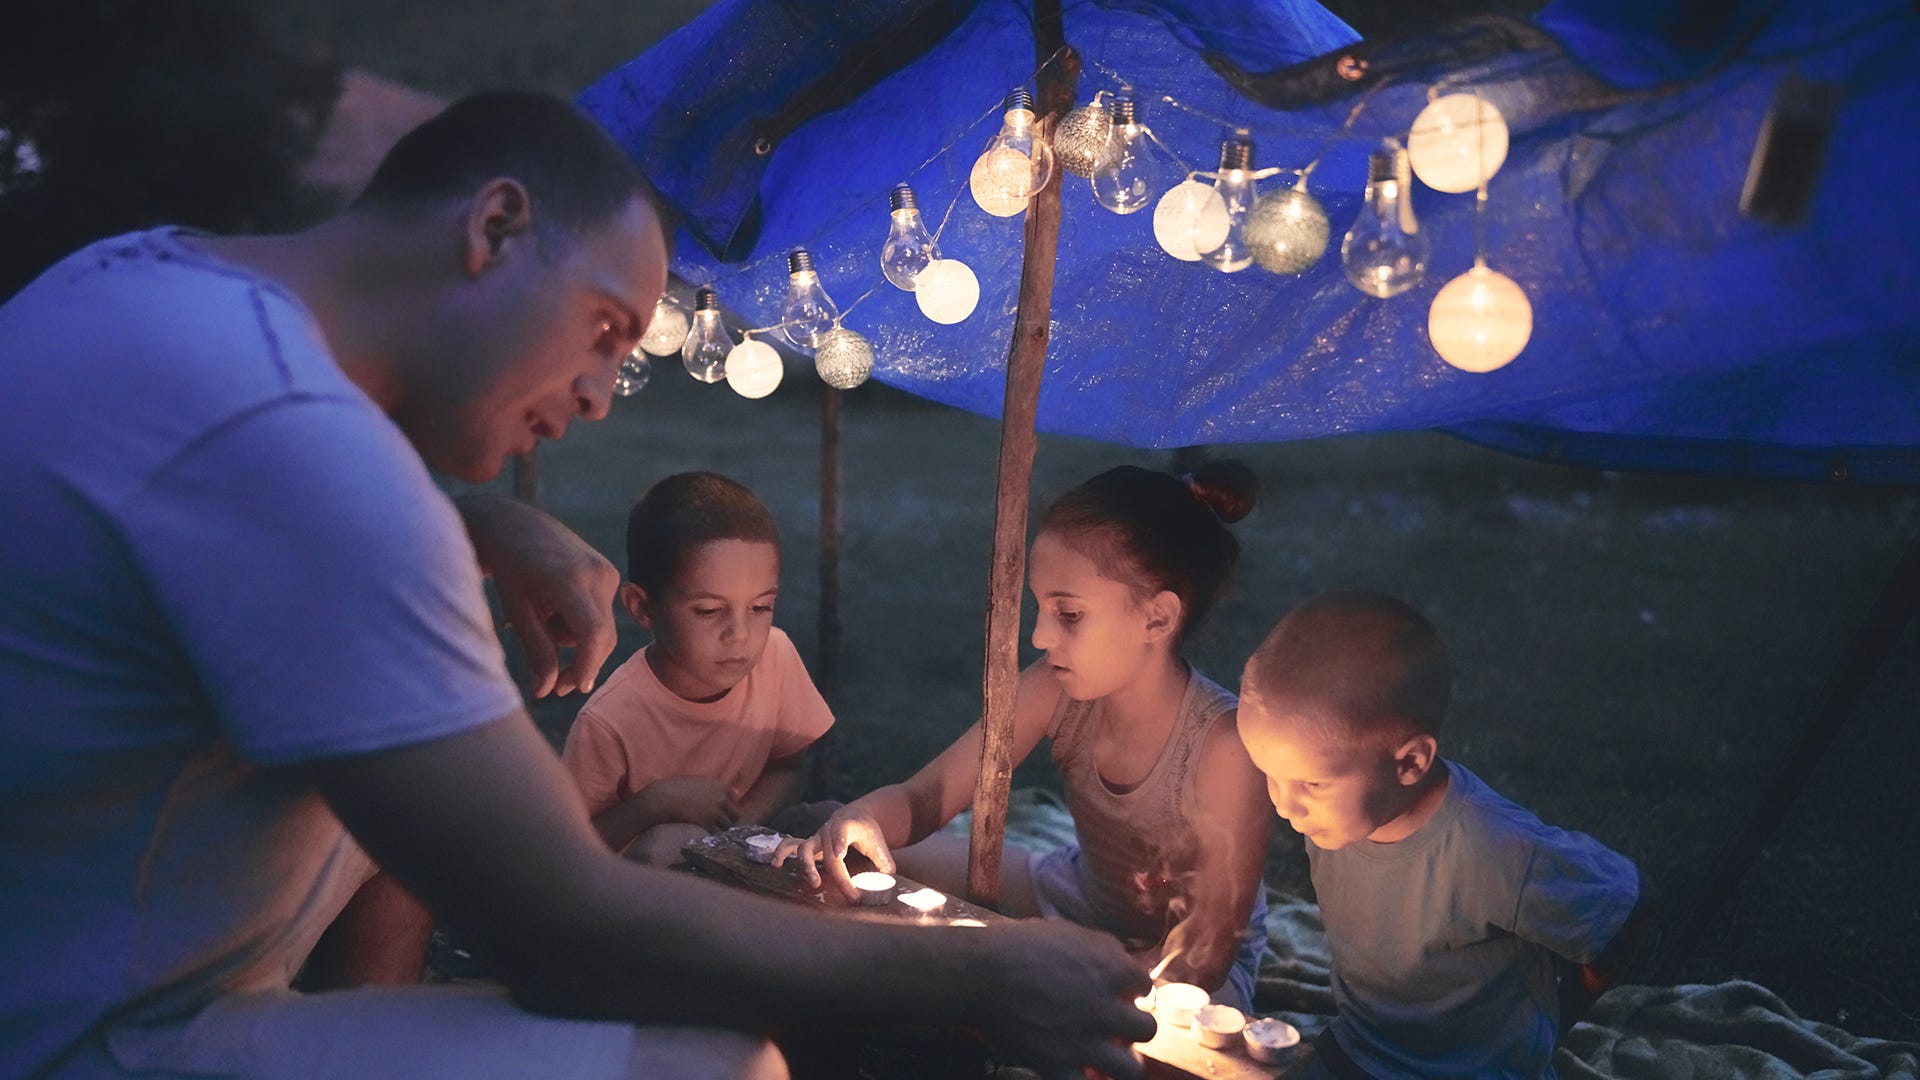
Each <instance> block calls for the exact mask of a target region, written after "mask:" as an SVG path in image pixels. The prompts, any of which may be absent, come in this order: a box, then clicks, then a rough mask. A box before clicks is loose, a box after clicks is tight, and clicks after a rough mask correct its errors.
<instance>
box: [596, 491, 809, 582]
mask: <svg viewBox="0 0 1920 1080" xmlns="http://www.w3.org/2000/svg"><path fill="white" fill-rule="evenodd" d="M715 540H753V541H760V542H763V543H768V544H772V545H774V547H775V548H776V549H777V548H778V547H779V546H780V534H779V531H778V530H777V529H776V528H775V527H774V524H773V512H772V511H770V510H768V509H767V507H766V504H765V503H763V502H761V501H760V500H759V498H757V497H756V496H755V495H754V494H753V492H751V491H749V490H748V489H747V486H746V485H745V484H742V483H740V482H739V481H738V480H733V479H730V478H728V477H725V476H721V475H720V474H719V473H711V472H683V473H675V474H674V475H672V476H669V477H667V478H666V479H664V480H662V481H660V482H659V483H656V484H654V485H653V486H652V487H651V488H648V489H647V493H646V494H645V495H642V496H641V497H640V501H639V502H636V503H634V504H633V510H632V511H631V512H630V513H628V514H627V580H628V581H631V582H633V583H634V584H635V585H638V586H640V587H641V588H642V589H645V590H646V591H647V593H648V595H650V596H659V595H660V593H661V591H662V589H663V588H664V587H665V586H666V584H667V583H668V582H670V581H672V580H673V578H674V576H675V575H677V574H678V573H679V572H680V568H681V566H682V565H684V564H685V563H686V560H687V556H688V555H689V554H690V553H692V552H693V551H694V550H695V549H697V548H698V547H700V546H701V545H702V544H709V543H712V542H713V541H715Z"/></svg>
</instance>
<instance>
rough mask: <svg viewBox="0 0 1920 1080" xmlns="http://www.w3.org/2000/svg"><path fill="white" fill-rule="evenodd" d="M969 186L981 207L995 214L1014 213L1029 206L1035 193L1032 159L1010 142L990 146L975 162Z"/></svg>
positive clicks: (968, 188) (974, 198)
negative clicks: (993, 147) (991, 147)
mask: <svg viewBox="0 0 1920 1080" xmlns="http://www.w3.org/2000/svg"><path fill="white" fill-rule="evenodd" d="M967 190H969V191H971V192H973V201H974V202H976V203H979V204H980V209H982V210H985V211H986V212H987V213H989V214H992V215H993V216H994V217H1012V216H1013V215H1015V214H1018V213H1020V212H1021V211H1022V210H1025V209H1026V208H1027V199H1028V198H1030V197H1031V196H1032V194H1033V159H1032V158H1030V157H1028V156H1027V155H1025V154H1023V153H1021V152H1020V151H1018V150H1015V149H1014V148H1013V147H1011V146H1002V147H998V148H996V149H993V150H989V151H987V152H986V153H984V154H981V155H980V158H979V160H977V161H975V162H974V163H973V172H972V173H971V174H970V175H969V176H968V177H967Z"/></svg>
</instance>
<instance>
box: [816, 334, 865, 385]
mask: <svg viewBox="0 0 1920 1080" xmlns="http://www.w3.org/2000/svg"><path fill="white" fill-rule="evenodd" d="M813 369H814V370H815V371H817V372H819V373H820V378H821V380H822V381H824V382H825V383H826V384H827V385H828V386H831V387H833V388H834V389H835V390H851V389H853V388H854V387H856V386H859V385H860V384H861V383H863V382H866V381H867V376H869V375H871V374H873V346H872V345H869V344H867V339H866V338H864V337H861V336H860V335H859V334H856V333H854V332H853V331H851V330H849V329H847V328H846V327H844V326H836V327H834V328H833V329H831V330H829V331H827V332H826V333H824V334H822V335H820V344H819V346H818V347H817V348H815V349H814V351H813Z"/></svg>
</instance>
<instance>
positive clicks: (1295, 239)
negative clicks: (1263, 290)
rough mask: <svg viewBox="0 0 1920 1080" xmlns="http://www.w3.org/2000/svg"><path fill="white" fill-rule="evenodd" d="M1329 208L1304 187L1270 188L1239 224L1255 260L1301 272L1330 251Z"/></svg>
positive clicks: (1276, 269)
mask: <svg viewBox="0 0 1920 1080" xmlns="http://www.w3.org/2000/svg"><path fill="white" fill-rule="evenodd" d="M1327 232H1328V226H1327V211H1326V210H1325V209H1324V208H1323V207H1321V205H1320V200H1319V199H1316V198H1314V197H1313V196H1312V195H1310V194H1308V193H1307V191H1306V190H1305V189H1303V188H1297V187H1291V188H1281V189H1280V190H1278V191H1269V192H1267V193H1266V194H1265V195H1262V196H1260V198H1258V199H1257V200H1255V201H1254V204H1253V209H1251V210H1249V211H1247V220H1246V222H1245V223H1244V224H1242V225H1241V226H1240V235H1241V236H1244V237H1246V240H1247V247H1249V248H1250V249H1252V251H1253V261H1255V262H1257V263H1259V264H1260V265H1261V266H1262V267H1264V268H1265V269H1267V270H1270V271H1272V272H1273V273H1276V274H1301V273H1305V272H1306V270H1307V268H1308V267H1310V266H1312V265H1313V264H1314V263H1317V262H1319V261H1320V256H1322V255H1325V254H1326V253H1327Z"/></svg>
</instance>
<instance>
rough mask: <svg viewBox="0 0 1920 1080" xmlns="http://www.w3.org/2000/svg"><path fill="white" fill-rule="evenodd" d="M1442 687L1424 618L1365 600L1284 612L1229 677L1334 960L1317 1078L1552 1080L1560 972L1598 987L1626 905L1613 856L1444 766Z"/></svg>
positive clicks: (1379, 599)
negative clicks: (1236, 682)
mask: <svg viewBox="0 0 1920 1080" xmlns="http://www.w3.org/2000/svg"><path fill="white" fill-rule="evenodd" d="M1450 681H1451V680H1450V675H1449V673H1448V668H1447V657H1446V649H1445V647H1444V646H1443V645H1442V644H1441V642H1440V638H1439V636H1438V635H1437V634H1436V633H1435V632H1434V630H1433V627H1432V626H1431V625H1430V624H1429V623H1428V622H1427V621H1426V619H1425V618H1423V617H1422V616H1421V615H1420V614H1419V612H1417V611H1415V610H1413V609H1412V608H1411V607H1408V606H1407V605H1406V604H1404V603H1401V602H1400V601H1398V600H1395V599H1393V598H1391V597H1387V596H1382V595H1379V594H1376V593H1364V592H1334V593H1326V594H1323V595H1321V596H1319V597H1316V598H1314V599H1312V600H1309V601H1307V602H1306V603H1305V604H1302V605H1301V606H1300V607H1298V608H1296V609H1295V610H1294V611H1292V612H1291V613H1289V614H1288V615H1287V617H1286V618H1284V619H1282V620H1281V622H1280V624H1279V625H1278V626H1276V627H1275V628H1274V630H1273V632H1272V633H1270V634H1269V635H1268V636H1267V639H1266V640H1265V641H1264V642H1262V643H1261V645H1260V647H1259V649H1258V650H1257V651H1256V652H1255V653H1254V655H1253V657H1252V658H1251V659H1250V660H1248V661H1247V666H1246V671H1245V672H1244V674H1243V675H1242V679H1241V685H1240V694H1241V698H1240V737H1241V739H1242V741H1243V742H1245V744H1246V747H1247V752H1248V754H1249V755H1250V756H1251V757H1252V758H1253V761H1254V764H1256V765H1258V766H1259V767H1260V769H1261V771H1262V772H1264V773H1266V775H1267V791H1268V795H1269V796H1270V797H1271V798H1272V800H1273V805H1274V809H1276V810H1277V811H1279V813H1280V816H1281V817H1284V818H1286V819H1287V822H1288V824H1290V825H1292V826H1293V827H1294V829H1295V830H1297V831H1298V832H1299V833H1300V834H1301V835H1302V836H1304V837H1305V838H1306V848H1307V857H1308V860H1309V862H1310V863H1311V865H1312V870H1313V885H1314V890H1315V892H1316V893H1317V894H1318V896H1319V900H1320V909H1321V914H1322V916H1323V917H1324V919H1325V922H1326V928H1327V944H1328V947H1329V949H1330V951H1331V953H1332V960H1333V964H1332V967H1333V995H1334V1002H1335V1004H1336V1006H1337V1007H1338V1015H1337V1016H1336V1017H1335V1018H1334V1020H1333V1023H1332V1024H1331V1025H1330V1026H1329V1027H1328V1029H1327V1033H1326V1034H1325V1035H1323V1036H1322V1038H1321V1039H1320V1041H1319V1042H1318V1043H1316V1050H1317V1056H1318V1060H1317V1061H1316V1062H1315V1063H1314V1065H1313V1066H1312V1068H1313V1069H1315V1070H1319V1071H1318V1072H1316V1073H1313V1074H1311V1075H1318V1076H1329V1075H1330V1076H1336V1077H1343V1078H1344V1077H1377V1078H1383V1080H1384V1078H1387V1077H1417V1078H1423V1080H1437V1078H1443V1077H1461V1078H1467V1077H1474V1078H1480V1077H1528V1078H1532V1077H1542V1076H1549V1077H1550V1076H1552V1075H1553V1065H1552V1058H1553V1050H1554V1045H1555V1042H1556V1039H1557V1037H1558V1033H1559V1029H1560V1020H1561V1010H1560V1001H1561V995H1562V989H1561V987H1560V982H1559V977H1560V975H1561V974H1562V972H1563V970H1564V969H1566V968H1567V967H1569V966H1570V965H1579V966H1581V967H1580V970H1579V971H1578V972H1573V971H1568V972H1566V974H1567V977H1568V978H1569V979H1578V980H1580V982H1579V984H1578V985H1579V986H1584V987H1585V988H1586V989H1587V990H1588V991H1592V990H1594V989H1596V988H1597V987H1598V985H1600V984H1601V982H1602V981H1603V980H1604V978H1605V975H1606V969H1607V968H1608V966H1609V962H1610V961H1611V960H1612V957H1611V955H1610V950H1609V946H1610V945H1612V944H1613V943H1614V942H1615V940H1616V938H1619V937H1620V936H1621V934H1620V931H1621V929H1622V928H1623V927H1624V926H1625V925H1626V924H1627V922H1628V917H1629V916H1630V915H1631V914H1632V913H1633V911H1634V908H1635V905H1636V903H1637V901H1638V898H1639V896H1640V891H1641V890H1640V880H1639V874H1638V873H1637V871H1636V870H1635V869H1634V866H1633V864H1632V863H1631V862H1629V861H1628V860H1627V859H1625V858H1624V857H1622V856H1620V855H1618V854H1616V853H1614V852H1613V851H1610V850H1608V849H1607V848H1606V847H1605V846H1603V845H1601V844H1600V843H1599V842H1597V841H1595V840H1594V839H1593V838H1592V837H1589V836H1586V835H1584V834H1582V833H1577V832H1569V831H1567V830H1564V829H1557V828H1554V827H1552V826H1549V825H1545V824H1543V823H1541V821H1540V819H1539V818H1537V817H1535V816H1534V815H1532V814H1531V813H1529V812H1527V811H1526V810H1524V809H1522V808H1521V807H1519V806H1517V805H1515V804H1514V803H1512V802H1509V801H1508V800H1506V799H1505V798H1502V797H1501V796H1500V795H1499V794H1497V793H1496V792H1494V791H1493V790H1492V789H1490V788H1489V787H1487V785H1486V784H1484V783H1482V782H1481V780H1480V778H1479V777H1477V776H1474V775H1473V774H1472V773H1471V772H1468V771H1467V770H1466V769H1465V768H1462V767H1461V766H1460V765H1459V764H1458V763H1456V762H1452V761H1448V760H1446V759H1444V758H1441V757H1440V756H1439V743H1438V739H1437V735H1436V732H1437V730H1438V728H1439V724H1440V719H1441V716H1442V715H1443V714H1444V713H1445V711H1446V705H1447V697H1448V694H1449V691H1450ZM1603 954H1609V955H1608V956H1606V957H1605V959H1604V960H1603ZM1576 989H1577V987H1576Z"/></svg>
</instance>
